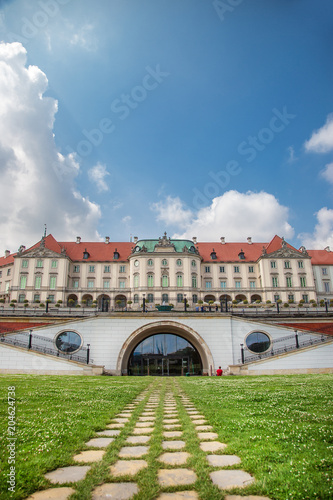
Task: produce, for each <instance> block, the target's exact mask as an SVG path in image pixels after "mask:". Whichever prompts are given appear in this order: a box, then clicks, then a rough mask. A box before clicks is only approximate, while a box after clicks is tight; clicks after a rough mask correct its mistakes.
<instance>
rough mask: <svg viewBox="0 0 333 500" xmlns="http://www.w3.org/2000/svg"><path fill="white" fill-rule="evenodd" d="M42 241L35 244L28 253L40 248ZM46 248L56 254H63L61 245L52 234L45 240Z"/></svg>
mask: <svg viewBox="0 0 333 500" xmlns="http://www.w3.org/2000/svg"><path fill="white" fill-rule="evenodd" d="M40 242H41V240H40V241H38V242H37V243H35V244H34V245H33V246H32V247H30V248H28V249H27V250H26V252H28V251H30V250H33V249H34V248H38V247H40ZM45 248H48V249H49V250H52V251H53V252H56V253H61V243H58V242H57V240H56V239H55V238H54V237H53V236H52V234H49V235H48V236H46V238H45Z"/></svg>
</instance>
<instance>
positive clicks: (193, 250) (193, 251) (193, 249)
mask: <svg viewBox="0 0 333 500" xmlns="http://www.w3.org/2000/svg"><path fill="white" fill-rule="evenodd" d="M190 252H192V253H195V246H193V245H191V246H190Z"/></svg>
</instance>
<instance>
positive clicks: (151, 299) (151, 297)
mask: <svg viewBox="0 0 333 500" xmlns="http://www.w3.org/2000/svg"><path fill="white" fill-rule="evenodd" d="M153 302H154V294H153V293H148V304H152V303H153Z"/></svg>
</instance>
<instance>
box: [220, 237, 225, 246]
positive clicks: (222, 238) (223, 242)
mask: <svg viewBox="0 0 333 500" xmlns="http://www.w3.org/2000/svg"><path fill="white" fill-rule="evenodd" d="M220 240H221V243H222V245H225V237H224V236H221V238H220Z"/></svg>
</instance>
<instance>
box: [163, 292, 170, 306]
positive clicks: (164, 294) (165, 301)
mask: <svg viewBox="0 0 333 500" xmlns="http://www.w3.org/2000/svg"><path fill="white" fill-rule="evenodd" d="M168 302H169V295H168V294H167V293H163V294H162V304H167V303H168Z"/></svg>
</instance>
